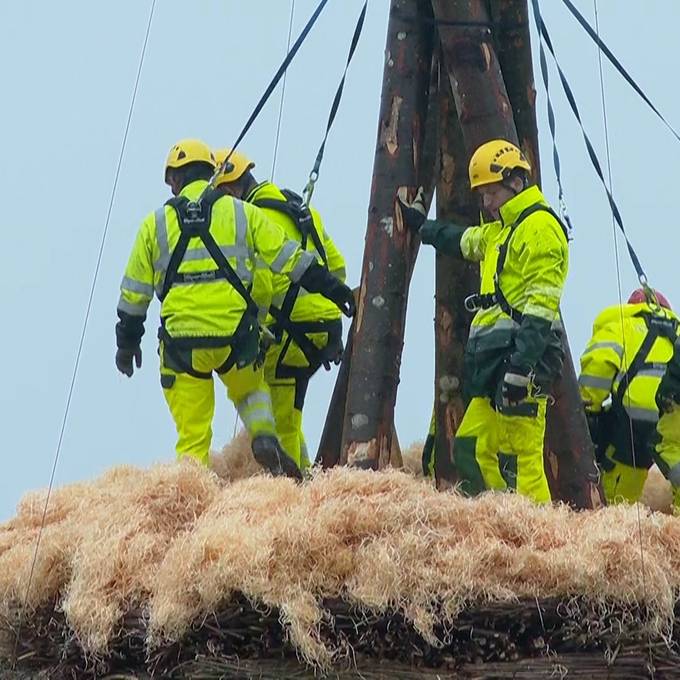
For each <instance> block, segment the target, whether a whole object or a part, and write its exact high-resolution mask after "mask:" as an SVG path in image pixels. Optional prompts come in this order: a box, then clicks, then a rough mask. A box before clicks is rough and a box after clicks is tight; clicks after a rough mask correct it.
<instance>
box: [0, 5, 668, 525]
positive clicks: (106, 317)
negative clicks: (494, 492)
mask: <svg viewBox="0 0 680 680" xmlns="http://www.w3.org/2000/svg"><path fill="white" fill-rule="evenodd" d="M576 4H577V5H578V6H579V8H580V9H581V10H582V11H583V12H584V13H585V14H586V16H588V17H589V18H591V20H592V18H593V4H592V0H580V1H579V2H577V3H576ZM296 5H297V8H296V17H295V35H297V33H298V32H299V30H300V28H301V26H302V25H303V23H304V22H305V21H306V20H307V18H308V17H309V15H310V13H311V12H312V10H313V8H314V7H315V6H316V0H297V3H296ZM542 5H543V7H544V14H545V17H544V18H545V20H546V23H547V24H548V27H549V29H550V30H551V32H552V34H553V40H554V42H555V44H556V48H557V49H558V51H559V55H561V57H562V61H563V66H564V68H565V70H566V72H567V75H568V77H569V78H570V80H571V82H572V84H573V87H574V90H575V93H576V96H577V98H578V102H579V104H580V107H581V110H582V115H583V118H584V120H585V123H586V125H587V127H588V129H589V130H590V131H591V134H592V136H593V138H594V139H595V141H596V143H597V146H598V150H599V151H601V152H602V154H604V151H603V149H604V143H603V132H602V117H601V109H600V91H599V80H598V72H597V52H596V49H595V47H594V45H593V44H592V43H591V42H590V41H589V39H588V38H587V36H585V34H584V33H583V31H582V30H581V29H580V27H578V25H577V24H576V23H575V21H574V20H573V19H572V18H571V16H570V15H569V14H568V13H567V11H566V10H565V8H564V6H563V5H562V3H561V2H559V1H558V0H543V2H542ZM360 6H361V0H335V1H334V2H330V3H329V5H328V7H327V9H326V10H325V12H324V14H323V15H322V17H321V18H320V20H319V23H318V24H317V26H316V28H315V29H314V31H313V33H312V34H311V36H310V38H309V39H308V41H307V43H306V44H305V45H304V46H303V48H302V50H301V51H300V53H299V55H298V57H297V59H296V61H295V62H294V64H293V66H292V68H291V70H290V72H289V77H288V87H287V92H286V101H285V109H284V116H283V131H282V138H281V145H280V150H279V160H278V166H277V171H276V177H275V179H276V180H277V181H278V182H280V183H282V184H285V185H287V186H290V187H291V188H294V189H298V190H300V189H302V187H303V186H304V183H305V181H306V178H307V173H308V172H309V169H310V166H311V164H312V162H313V160H314V156H315V154H316V150H317V148H318V144H319V142H320V139H321V136H322V133H323V129H324V126H325V123H326V117H327V114H328V108H329V106H330V102H331V99H332V96H333V93H334V90H335V87H336V86H337V81H338V78H339V75H340V73H341V70H342V67H343V64H344V60H345V58H346V52H347V48H348V43H349V40H350V37H351V33H352V30H353V27H354V22H355V20H356V17H357V14H358V12H359V9H360ZM388 8H389V2H388V0H371V2H370V6H369V13H368V18H367V22H366V26H365V29H364V35H363V37H362V41H361V44H360V46H359V49H358V51H357V54H356V56H355V61H354V63H353V64H352V67H351V70H350V73H349V78H348V82H347V86H346V90H345V96H344V100H343V103H342V108H341V111H340V115H339V117H338V120H337V122H336V125H335V128H334V129H333V132H332V134H331V138H330V140H329V143H328V146H327V152H326V161H325V164H324V166H323V168H322V173H321V179H320V181H319V184H318V188H317V190H316V194H315V204H316V207H317V208H319V210H320V211H321V213H322V215H324V218H325V220H326V224H327V227H328V230H329V231H330V232H331V234H333V236H334V238H335V240H336V242H337V244H338V245H339V247H340V248H341V250H342V251H343V252H344V254H345V256H346V258H347V263H348V272H349V282H350V283H351V284H353V285H354V284H356V283H357V282H358V280H359V275H360V267H361V260H362V250H363V244H364V233H365V227H366V211H367V203H368V196H369V189H370V182H371V171H372V164H373V153H374V146H375V138H376V130H377V117H378V106H379V96H380V82H381V77H382V69H383V50H384V45H385V31H386V26H387V14H388ZM599 10H600V21H601V32H602V35H603V37H604V38H605V39H606V40H607V41H608V43H609V45H610V46H611V48H612V49H613V51H614V52H615V53H616V54H617V55H618V56H619V57H620V58H621V60H622V61H623V62H624V64H625V65H627V66H628V67H629V69H630V71H631V72H632V73H633V75H634V76H635V77H636V78H637V79H638V80H639V82H640V84H641V85H642V87H643V89H645V90H646V91H647V93H648V94H649V95H650V97H651V98H652V99H653V100H654V101H655V102H656V103H657V105H658V107H659V108H660V109H661V110H662V111H663V112H666V113H667V115H668V117H669V118H670V120H671V121H673V122H674V123H675V124H676V125H678V126H680V114H678V111H677V103H678V97H677V92H676V89H677V87H676V86H677V63H678V61H677V24H678V20H680V5H678V3H677V2H676V1H675V0H648V1H647V2H645V3H644V11H642V4H641V3H630V4H629V3H623V2H621V1H620V0H618V1H617V0H599ZM148 11H149V2H146V1H142V0H134V1H133V0H119V2H116V3H101V2H91V1H89V0H66V1H64V2H59V3H51V2H45V1H43V2H35V1H31V0H24V1H23V2H16V3H10V2H3V3H2V8H1V9H0V63H2V64H4V66H5V68H4V69H3V75H2V79H3V90H4V96H3V107H2V111H1V112H0V120H1V121H2V129H3V130H4V138H3V142H2V158H3V162H2V171H1V172H2V186H3V187H4V188H5V201H4V207H3V212H2V217H1V218H0V219H1V223H2V237H3V247H2V249H3V252H4V255H5V257H4V262H3V266H2V268H0V283H1V284H2V290H4V291H5V294H4V305H3V318H4V321H3V332H2V334H0V356H1V357H2V359H3V362H4V364H3V369H2V370H3V374H4V381H3V382H4V389H2V390H1V391H0V414H1V415H0V423H1V425H2V430H1V432H2V450H3V453H4V459H5V462H4V464H3V473H2V476H1V477H0V519H2V518H6V517H9V516H10V515H11V514H12V513H13V511H14V507H15V505H16V502H17V501H18V499H19V498H20V497H21V495H22V494H23V493H24V492H25V491H27V490H30V489H33V488H36V487H42V486H45V485H46V484H47V482H48V479H49V474H50V468H51V465H52V462H53V458H54V452H55V445H56V441H57V435H58V432H59V426H60V423H61V419H62V414H63V410H64V405H65V399H66V393H67V388H68V384H69V381H70V377H71V371H72V367H73V361H74V357H75V353H76V348H77V344H78V339H79V336H80V332H81V327H82V323H83V317H84V313H85V307H86V303H87V297H88V293H89V288H90V282H91V279H92V275H93V272H94V267H95V262H96V256H97V251H98V247H99V241H100V238H101V234H102V229H103V225H104V221H105V216H106V209H107V206H108V202H109V197H110V194H111V188H112V184H113V179H114V172H115V167H116V162H117V158H118V154H119V149H120V145H121V140H122V136H123V130H124V124H125V120H126V116H127V111H128V107H129V103H130V96H131V92H132V86H133V83H134V78H135V74H136V70H137V65H138V59H139V54H140V49H141V45H142V41H143V37H144V32H145V29H146V22H147V17H148ZM288 13H289V2H288V0H251V1H250V2H241V1H240V0H239V1H236V0H200V1H197V2H192V3H187V2H180V0H158V3H157V7H156V14H155V18H154V22H153V26H152V29H151V36H150V40H149V45H148V50H147V55H146V61H145V64H144V68H143V72H142V77H141V82H140V88H139V93H138V97H137V102H136V106H135V111H134V115H133V119H132V125H131V130H130V136H129V139H128V144H127V149H126V152H125V157H124V160H123V168H122V174H121V179H120V183H119V186H118V190H117V194H116V200H115V204H114V208H113V214H112V217H111V224H110V230H109V234H108V239H107V242H106V248H105V252H104V259H103V263H102V268H101V271H100V276H99V280H98V283H97V288H96V293H95V299H94V307H93V311H92V315H91V318H90V324H89V329H88V332H87V337H86V340H85V346H84V351H83V356H82V363H81V367H80V373H79V377H78V382H77V386H76V391H75V395H74V399H73V403H72V406H71V414H70V420H69V425H68V429H67V432H66V437H65V439H64V444H63V450H62V453H61V459H60V461H59V466H58V470H57V484H63V483H65V482H69V481H74V480H79V479H87V478H92V477H93V476H95V475H97V474H99V473H100V472H101V471H102V470H104V469H106V468H108V467H110V466H112V465H117V464H122V463H133V464H138V465H141V466H146V465H149V464H150V463H152V462H153V461H161V460H166V461H168V460H172V459H173V457H174V449H173V447H174V441H175V432H174V427H173V424H172V421H171V419H170V416H169V414H168V412H167V409H166V406H165V402H164V400H163V397H162V393H161V388H160V385H159V380H158V369H157V356H156V352H155V344H156V343H155V330H156V321H157V313H158V306H157V303H154V305H153V306H152V308H151V314H150V319H149V321H148V323H147V334H146V336H145V338H144V344H143V351H144V366H143V369H142V371H141V372H140V373H138V374H136V375H135V377H134V378H133V379H132V380H127V379H126V378H124V377H122V376H120V375H119V374H118V373H117V372H116V370H115V368H114V363H113V356H114V335H113V326H114V323H115V307H116V302H117V298H118V284H119V281H120V278H121V275H122V272H123V268H124V266H125V263H126V259H127V256H128V252H129V249H130V247H131V245H132V242H133V239H134V235H135V232H136V230H137V228H138V226H139V224H140V222H141V220H142V218H143V217H144V216H145V215H146V213H147V212H149V211H151V210H152V209H154V208H156V207H157V206H158V205H160V204H161V203H162V202H163V201H164V200H165V199H166V198H167V196H168V191H167V188H166V187H165V185H164V184H163V178H162V174H163V162H164V159H165V155H166V153H167V150H168V148H169V147H170V146H171V145H172V144H173V143H174V142H175V141H176V140H177V139H179V138H182V137H187V136H198V137H201V138H203V139H204V140H206V141H207V142H208V143H210V144H213V145H229V144H231V143H232V142H233V140H234V139H235V136H236V135H237V133H238V132H239V130H240V128H241V127H242V125H243V123H244V122H245V120H246V118H247V116H248V115H249V113H250V111H251V110H252V107H253V106H254V104H255V102H256V101H257V99H258V98H259V96H260V94H261V93H262V92H263V90H264V88H265V87H266V85H267V84H268V82H269V80H270V78H271V76H272V74H273V72H274V71H275V69H276V68H277V67H278V65H279V63H280V61H281V59H282V57H283V53H284V50H285V42H286V37H287V27H288ZM535 47H536V45H535V42H534V48H535ZM536 52H537V51H536V49H535V53H536ZM536 81H537V89H538V110H539V114H540V129H541V140H540V141H541V152H542V153H541V157H542V166H543V176H544V189H545V191H546V193H547V195H548V197H549V198H550V199H552V200H555V199H556V190H555V183H554V179H553V173H552V163H551V156H550V153H551V149H550V141H549V136H548V128H547V124H546V116H545V94H544V91H543V86H542V84H541V83H540V77H539V74H538V71H537V72H536ZM605 82H606V88H607V93H608V105H609V122H610V134H611V144H612V156H613V165H614V190H615V195H616V197H617V199H618V201H619V204H620V207H621V209H622V212H623V215H624V219H625V221H626V224H627V226H628V229H629V232H630V233H631V238H632V240H633V241H634V244H635V246H636V248H637V249H638V252H639V254H640V257H641V258H642V260H643V262H644V263H645V265H646V266H647V268H648V270H649V274H650V278H651V281H652V282H653V283H654V284H655V285H656V286H657V287H658V288H660V289H661V290H662V291H664V292H665V293H666V294H667V295H668V296H669V297H670V298H671V300H673V301H675V302H676V303H677V304H680V286H679V285H678V280H677V271H678V247H679V246H680V238H679V237H678V235H677V229H678V225H677V217H676V210H675V208H676V202H677V191H678V164H677V158H678V157H679V156H680V148H679V147H678V143H677V142H676V141H675V140H674V139H673V137H672V136H671V135H670V134H669V133H668V132H667V131H666V130H665V129H664V128H663V127H662V126H661V124H660V123H659V122H657V121H656V120H655V119H654V118H653V117H652V115H651V113H650V112H649V111H648V110H647V109H646V108H645V107H644V105H643V104H642V103H641V101H640V100H639V99H638V98H637V97H636V96H635V95H634V94H633V93H632V92H631V91H630V90H629V89H628V87H627V86H626V85H625V84H624V83H623V82H622V80H621V79H620V78H619V77H618V75H616V74H615V73H614V72H613V71H612V69H611V68H610V67H609V66H608V65H607V64H605ZM551 83H552V85H553V98H554V100H555V107H556V115H557V124H558V137H559V145H560V150H561V152H562V164H563V172H564V179H565V188H566V192H567V201H568V205H569V209H570V213H571V217H572V219H573V222H574V225H575V240H574V242H573V244H572V249H571V258H572V259H571V270H570V275H569V281H568V285H567V290H566V295H565V300H564V304H563V310H564V316H565V319H566V323H567V327H568V329H569V334H570V340H571V345H572V349H573V352H574V354H575V356H576V357H578V354H579V353H580V351H581V350H582V349H583V346H584V344H585V342H586V340H587V338H588V334H589V332H590V325H591V322H592V319H593V317H594V315H595V314H596V313H597V312H598V311H599V310H600V309H601V308H602V307H604V306H606V305H609V304H612V303H615V302H617V300H618V296H617V287H616V274H615V271H616V270H615V263H614V257H613V242H612V227H611V216H610V212H609V209H608V207H607V203H606V199H605V197H604V193H603V191H602V189H601V187H600V185H599V183H598V180H597V178H596V176H595V174H594V172H593V171H592V169H591V167H590V165H589V161H588V160H587V157H586V153H585V149H584V147H583V143H582V140H581V138H580V132H579V130H578V128H577V127H576V125H575V121H574V120H573V118H572V115H571V113H570V112H569V111H568V108H567V104H566V102H565V99H564V97H563V95H562V93H561V92H560V91H559V90H558V89H557V88H558V87H559V82H558V80H557V78H556V75H555V73H554V72H553V73H552V81H551ZM277 112H278V96H274V97H273V98H272V100H271V101H270V103H269V104H268V106H267V108H266V109H265V110H264V112H263V113H262V115H261V116H260V118H259V120H258V121H257V123H256V124H255V126H254V127H253V129H252V131H251V132H250V133H249V135H248V137H247V138H246V139H245V141H244V142H243V144H242V150H243V151H244V152H246V153H248V154H249V155H251V156H252V157H253V158H254V159H255V160H256V162H257V166H258V167H257V174H258V176H259V177H262V178H265V177H269V175H270V172H271V164H272V154H273V142H274V134H275V124H276V116H277ZM603 157H604V155H603ZM433 263H434V258H433V254H432V251H431V249H429V248H426V249H424V250H422V251H421V254H420V257H419V261H418V266H417V269H416V272H415V276H414V281H413V285H412V288H411V301H410V306H409V317H408V327H407V336H406V347H405V351H404V357H403V365H402V373H401V386H400V390H399V399H398V404H397V427H398V431H399V436H400V439H401V441H402V443H404V444H408V443H409V442H411V441H413V440H416V439H420V438H422V437H423V435H424V433H425V430H426V428H427V425H428V421H429V415H430V409H431V403H432V397H431V395H432V392H433V389H432V380H433V354H432V350H431V348H432V343H433V330H432V316H433V307H434V305H433V280H434V272H433ZM621 266H622V272H623V288H624V293H625V294H627V293H628V292H629V290H630V289H631V288H632V287H633V285H634V283H635V277H634V273H633V270H632V267H631V265H630V263H629V262H628V260H627V257H626V255H625V253H623V252H622V255H621ZM334 378H335V374H332V375H328V374H322V375H320V376H319V377H318V379H316V380H315V381H314V382H313V384H312V387H311V389H310V393H309V397H308V400H307V401H308V405H307V408H306V411H305V423H306V432H307V436H308V440H309V442H310V448H311V449H312V450H315V448H316V445H317V443H318V437H319V433H320V431H321V428H322V425H323V417H324V414H325V411H326V407H327V403H328V399H329V397H330V392H331V389H332V385H333V381H334ZM222 395H223V392H222V390H221V389H220V391H219V395H218V399H217V404H218V406H217V412H216V418H215V427H214V432H215V434H214V442H213V443H214V446H217V447H220V446H221V445H223V444H224V443H225V442H227V441H228V440H229V439H230V438H231V433H232V430H233V427H234V411H233V410H232V408H231V406H230V405H228V403H227V400H226V396H222Z"/></svg>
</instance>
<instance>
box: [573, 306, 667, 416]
mask: <svg viewBox="0 0 680 680" xmlns="http://www.w3.org/2000/svg"><path fill="white" fill-rule="evenodd" d="M652 313H653V312H652V308H651V307H650V306H649V305H648V304H647V303H641V304H635V305H631V304H624V305H615V306H613V307H608V308H607V309H605V310H604V311H602V312H601V313H600V314H599V315H598V317H597V318H596V319H595V322H594V324H593V335H592V337H591V339H590V341H589V342H588V345H587V346H586V349H585V351H584V352H583V355H582V356H581V375H580V376H579V389H580V392H581V398H582V400H583V402H584V404H585V407H586V410H588V411H590V412H592V413H599V412H600V411H601V410H602V407H603V404H604V402H605V401H606V400H607V399H608V398H609V397H610V396H612V395H615V394H616V393H617V392H618V389H619V386H620V384H621V380H622V379H623V377H624V375H625V374H626V372H627V371H628V369H629V368H630V365H631V363H632V362H633V360H634V359H635V357H636V355H637V354H638V351H639V350H640V348H641V346H642V343H643V342H644V340H645V338H646V337H647V333H648V326H647V323H646V322H645V319H644V317H643V316H642V315H643V314H652ZM655 313H656V314H657V315H662V316H665V317H666V318H669V319H674V320H678V317H677V316H676V315H675V314H674V313H673V312H672V311H670V310H667V309H661V310H655ZM672 356H673V343H672V342H671V340H669V339H668V338H665V337H658V338H657V339H656V340H655V341H654V344H653V345H652V347H651V349H650V351H649V353H648V354H647V356H646V357H645V360H646V362H647V364H649V365H646V366H645V367H644V368H642V370H640V371H639V372H638V374H637V375H636V376H634V377H633V379H632V380H631V381H630V385H629V386H628V388H627V389H626V390H625V392H624V393H623V406H624V408H625V410H626V411H627V413H628V415H629V416H630V418H631V419H633V420H638V421H643V422H656V421H657V420H658V418H659V414H658V409H657V406H656V401H655V397H656V392H657V389H658V387H659V383H660V382H661V378H662V377H663V375H664V373H665V370H666V364H668V362H669V361H670V360H671V357H672Z"/></svg>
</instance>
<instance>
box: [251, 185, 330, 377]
mask: <svg viewBox="0 0 680 680" xmlns="http://www.w3.org/2000/svg"><path fill="white" fill-rule="evenodd" d="M281 193H282V194H283V196H284V198H283V199H280V198H257V199H254V200H253V201H251V202H252V204H253V205H255V206H257V207H258V208H265V209H268V210H276V211H278V212H280V213H283V214H284V215H286V216H287V217H289V218H290V219H291V220H292V221H293V223H294V224H295V227H296V228H297V230H298V231H299V232H300V247H301V248H302V250H306V249H307V243H308V241H309V240H310V239H311V241H312V243H313V244H314V248H315V249H316V251H317V253H318V254H319V257H320V258H321V260H322V262H323V264H324V266H325V267H326V268H328V257H327V255H326V249H325V248H324V246H323V243H322V241H321V239H320V238H319V233H318V232H317V230H316V227H315V226H314V218H313V217H312V213H311V211H310V210H309V207H308V206H307V205H306V204H305V202H304V200H303V198H302V196H300V195H299V194H296V193H295V192H294V191H291V190H290V189H282V190H281ZM299 292H300V284H299V283H291V284H290V285H289V286H288V290H287V291H286V295H285V296H284V298H283V302H282V304H281V307H280V308H279V307H276V306H275V305H271V307H270V308H269V313H270V314H271V315H272V316H273V317H274V324H273V325H272V327H271V328H270V330H271V332H272V333H273V334H274V336H275V337H276V341H277V342H279V343H280V342H281V340H282V338H283V331H286V332H287V333H288V335H289V337H290V338H292V339H293V340H294V341H295V342H296V343H297V345H298V347H299V348H300V349H301V350H302V353H303V354H304V355H305V357H306V359H307V361H308V362H309V364H310V366H319V365H323V366H324V368H326V370H330V362H329V359H328V357H327V356H326V353H325V352H323V351H322V350H320V349H319V348H318V347H317V346H316V345H315V344H314V343H313V342H312V341H311V340H310V339H309V338H308V337H307V333H312V332H325V331H327V330H328V328H327V326H328V324H327V323H326V322H325V321H318V322H314V323H313V324H311V323H296V322H293V321H291V319H290V315H291V313H292V311H293V307H294V306H295V301H296V300H297V297H298V294H299ZM312 326H313V328H312ZM329 341H330V337H329ZM285 350H287V347H284V351H282V352H281V357H283V356H284V355H285V353H286V352H285ZM282 377H283V376H282Z"/></svg>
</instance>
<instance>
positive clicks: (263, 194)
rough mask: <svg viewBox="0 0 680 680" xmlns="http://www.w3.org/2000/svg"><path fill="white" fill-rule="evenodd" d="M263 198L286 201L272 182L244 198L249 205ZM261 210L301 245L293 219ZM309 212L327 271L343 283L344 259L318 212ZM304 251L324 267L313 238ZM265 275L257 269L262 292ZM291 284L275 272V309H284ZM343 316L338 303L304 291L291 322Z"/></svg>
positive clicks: (264, 209) (264, 272)
mask: <svg viewBox="0 0 680 680" xmlns="http://www.w3.org/2000/svg"><path fill="white" fill-rule="evenodd" d="M260 199H275V200H280V201H284V200H285V196H284V195H283V193H281V190H280V189H279V188H278V187H277V186H276V185H275V184H273V183H272V182H262V183H261V184H258V185H257V186H256V187H254V188H253V190H252V191H251V192H250V193H249V194H248V196H246V198H245V200H246V202H247V203H255V202H256V201H258V200H260ZM262 211H263V212H264V213H265V214H266V216H267V217H268V218H269V219H270V220H272V222H276V224H278V225H279V226H280V227H281V229H283V230H284V232H285V233H286V237H287V238H288V239H290V240H291V241H295V242H296V243H297V244H298V245H300V244H301V238H302V236H301V234H300V231H299V230H298V228H297V226H296V224H295V222H294V221H293V219H292V218H291V217H290V216H288V215H286V214H285V213H283V212H281V211H279V210H275V209H273V208H266V207H263V208H262ZM310 212H311V214H312V222H313V226H314V229H315V230H316V233H317V234H318V236H319V241H320V243H321V244H322V245H323V248H324V250H325V251H326V259H327V260H328V269H329V271H330V272H331V274H333V276H335V277H336V278H337V279H339V280H340V281H342V282H343V283H344V282H345V278H346V272H345V260H344V258H343V257H342V254H341V253H340V251H339V250H338V248H337V246H336V245H335V243H334V242H333V240H332V239H331V237H330V236H329V235H328V233H327V232H326V230H325V228H324V225H323V222H322V220H321V216H320V215H319V213H318V212H317V211H316V210H315V209H314V208H311V207H310ZM305 250H306V252H307V253H308V254H309V255H310V256H312V257H314V259H315V261H317V262H318V263H319V264H323V262H322V259H321V255H320V254H319V253H318V252H317V249H316V247H315V245H314V241H313V240H312V239H311V238H308V239H307V244H306V248H305ZM266 276H267V272H266V271H261V270H258V272H257V278H258V279H260V278H261V279H262V280H260V281H258V288H260V289H262V290H264V289H266V281H265V280H264V279H265V277H266ZM290 284H291V279H289V278H288V277H286V276H282V275H281V274H278V273H276V272H274V273H272V274H271V288H272V300H271V302H272V304H273V305H274V306H275V307H278V308H279V309H281V305H282V304H283V300H284V298H285V296H286V293H287V292H288V288H289V287H290ZM259 304H260V302H259V301H258V305H259ZM341 316H342V313H341V311H340V310H339V309H338V307H337V305H336V304H335V303H333V302H331V301H330V300H328V299H326V298H325V297H323V295H320V294H318V293H308V292H307V291H306V290H305V289H304V288H301V289H300V291H299V292H298V295H297V299H296V301H295V305H294V306H293V310H292V312H291V315H290V319H291V321H333V320H335V319H339V318H341ZM267 322H268V323H273V322H274V319H273V318H272V317H271V315H270V316H269V318H268V320H267Z"/></svg>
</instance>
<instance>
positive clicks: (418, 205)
mask: <svg viewBox="0 0 680 680" xmlns="http://www.w3.org/2000/svg"><path fill="white" fill-rule="evenodd" d="M402 193H403V192H402V191H400V192H399V193H398V194H397V200H398V201H399V207H400V209H401V215H402V218H403V221H404V224H405V225H406V226H407V227H408V228H409V229H411V230H412V231H418V230H419V229H420V227H421V226H422V225H423V222H425V219H426V218H427V207H426V205H425V191H424V189H423V187H420V188H419V189H418V191H417V192H416V195H415V197H414V198H413V199H408V198H405V197H403V196H402Z"/></svg>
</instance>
